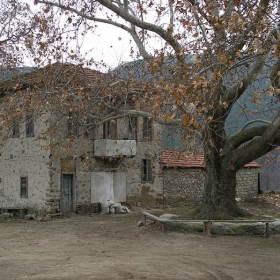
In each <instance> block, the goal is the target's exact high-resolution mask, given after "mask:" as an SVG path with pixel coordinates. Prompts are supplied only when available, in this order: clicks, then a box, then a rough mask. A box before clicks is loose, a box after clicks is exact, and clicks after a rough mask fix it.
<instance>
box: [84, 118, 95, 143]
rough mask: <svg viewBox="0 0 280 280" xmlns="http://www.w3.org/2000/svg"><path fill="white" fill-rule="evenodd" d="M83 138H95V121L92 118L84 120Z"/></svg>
mask: <svg viewBox="0 0 280 280" xmlns="http://www.w3.org/2000/svg"><path fill="white" fill-rule="evenodd" d="M84 136H85V138H86V139H90V140H94V139H95V138H96V131H95V121H94V118H93V117H90V116H89V117H87V118H86V120H85V127H84Z"/></svg>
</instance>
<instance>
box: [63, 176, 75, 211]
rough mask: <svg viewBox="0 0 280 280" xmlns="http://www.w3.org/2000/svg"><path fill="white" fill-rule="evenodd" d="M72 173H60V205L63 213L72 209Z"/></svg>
mask: <svg viewBox="0 0 280 280" xmlns="http://www.w3.org/2000/svg"><path fill="white" fill-rule="evenodd" d="M73 178H74V176H73V174H62V207H61V211H62V212H63V213H66V212H71V211H73V185H74V179H73Z"/></svg>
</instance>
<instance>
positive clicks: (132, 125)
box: [128, 117, 138, 140]
mask: <svg viewBox="0 0 280 280" xmlns="http://www.w3.org/2000/svg"><path fill="white" fill-rule="evenodd" d="M137 130H138V118H137V117H129V118H128V139H129V140H136V139H137Z"/></svg>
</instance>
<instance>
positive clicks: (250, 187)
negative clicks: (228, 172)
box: [236, 167, 259, 200]
mask: <svg viewBox="0 0 280 280" xmlns="http://www.w3.org/2000/svg"><path fill="white" fill-rule="evenodd" d="M258 174H259V168H250V167H246V168H243V169H241V170H239V171H237V175H236V181H237V182H236V197H237V198H241V199H248V200H250V199H252V198H253V197H254V196H256V195H257V194H258Z"/></svg>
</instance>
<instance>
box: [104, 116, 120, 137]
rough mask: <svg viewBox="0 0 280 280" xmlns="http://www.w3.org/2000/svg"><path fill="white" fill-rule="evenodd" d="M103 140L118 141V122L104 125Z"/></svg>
mask: <svg viewBox="0 0 280 280" xmlns="http://www.w3.org/2000/svg"><path fill="white" fill-rule="evenodd" d="M103 138H104V139H116V138H117V121H115V120H112V121H110V122H105V123H104V124H103Z"/></svg>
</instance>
